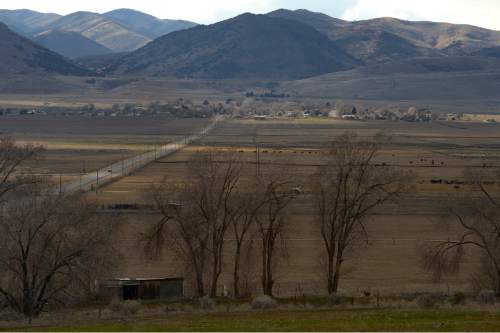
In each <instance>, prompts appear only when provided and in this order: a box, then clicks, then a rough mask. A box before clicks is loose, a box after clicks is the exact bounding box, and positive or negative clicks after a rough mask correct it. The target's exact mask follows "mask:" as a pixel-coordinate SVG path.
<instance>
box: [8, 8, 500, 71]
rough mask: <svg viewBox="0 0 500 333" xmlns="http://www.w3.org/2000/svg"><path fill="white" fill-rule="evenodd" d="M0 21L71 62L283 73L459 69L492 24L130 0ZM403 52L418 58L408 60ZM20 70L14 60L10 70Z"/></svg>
mask: <svg viewBox="0 0 500 333" xmlns="http://www.w3.org/2000/svg"><path fill="white" fill-rule="evenodd" d="M0 21H3V22H5V24H6V25H8V26H9V27H10V29H11V30H12V31H15V32H17V33H18V34H21V35H23V36H26V37H29V38H31V39H32V40H33V41H34V42H36V43H38V44H40V45H42V46H44V47H46V48H48V49H50V50H52V51H55V52H57V53H59V54H61V55H63V56H65V57H67V58H72V59H77V58H82V57H85V59H79V60H78V63H79V64H84V65H87V64H91V65H89V67H92V70H94V69H98V70H99V72H100V73H104V74H112V75H132V76H157V77H181V78H214V79H224V78H264V79H271V80H291V79H302V78H308V77H313V76H317V75H323V74H327V73H332V72H340V71H346V70H351V69H355V68H362V67H366V68H377V66H372V65H378V64H393V65H394V66H395V65H396V64H397V66H399V67H401V66H406V65H402V64H410V67H412V66H413V67H412V68H417V69H418V68H420V69H421V70H423V68H424V67H425V68H426V70H425V71H424V72H427V71H428V70H429V69H433V68H434V70H435V71H443V70H445V66H442V64H441V60H440V59H452V58H453V59H460V60H459V61H455V60H454V61H453V68H454V71H455V70H460V69H461V68H462V67H463V69H464V70H469V69H470V68H474V66H475V64H476V63H477V59H476V58H485V57H486V58H499V57H500V32H499V31H492V30H488V29H483V28H479V27H474V26H469V25H454V24H449V23H436V22H413V21H404V20H399V19H394V18H378V19H372V20H365V21H355V22H350V21H344V20H340V19H337V18H333V17H330V16H328V15H325V14H322V13H314V12H310V11H307V10H296V11H291V10H286V9H280V10H277V11H273V12H271V13H268V14H266V15H254V14H248V13H246V14H242V15H239V16H237V17H234V18H232V19H229V20H225V21H222V22H218V23H215V24H211V25H196V24H195V23H192V22H188V21H172V20H161V19H158V18H156V17H154V16H151V15H148V14H144V13H141V12H138V11H134V10H130V9H118V10H114V11H111V12H108V13H104V14H97V13H91V12H76V13H73V14H70V15H66V16H60V15H57V14H43V13H38V12H34V11H30V10H16V11H7V10H0ZM4 30H5V29H4ZM12 31H11V33H13V32H12ZM4 33H5V32H4ZM10 49H17V48H16V47H15V46H12V47H11V48H10ZM17 50H18V51H19V52H21V50H19V49H17ZM21 53H22V52H21ZM33 56H34V55H33V53H30V52H28V54H27V55H21V54H19V55H18V57H19V58H20V59H23V57H24V58H26V57H28V58H29V57H33ZM45 59H46V58H45ZM412 59H427V60H426V61H425V66H423V67H422V66H420V67H419V66H416V67H415V66H414V63H412V61H413V60H412ZM65 61H66V63H68V64H71V65H72V66H74V68H80V69H81V68H82V66H81V65H75V63H73V62H71V61H69V60H65ZM32 63H37V62H32ZM41 63H44V62H43V61H42V62H41ZM432 63H435V64H437V65H436V66H433V65H432ZM35 67H36V66H35ZM379 68H383V69H384V70H388V71H390V70H391V69H390V68H391V66H382V67H379ZM10 70H12V69H10ZM26 70H27V69H26V68H25V67H22V66H21V67H20V68H19V70H15V71H17V72H26ZM33 70H36V71H39V70H42V71H43V70H46V68H38V67H36V68H33ZM73 73H75V71H74V70H69V71H68V74H73Z"/></svg>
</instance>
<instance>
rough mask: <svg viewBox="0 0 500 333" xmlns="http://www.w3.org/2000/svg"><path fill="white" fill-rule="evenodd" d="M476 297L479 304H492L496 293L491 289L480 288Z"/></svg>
mask: <svg viewBox="0 0 500 333" xmlns="http://www.w3.org/2000/svg"><path fill="white" fill-rule="evenodd" d="M478 299H479V302H480V303H481V304H485V305H493V304H495V302H496V295H495V292H493V291H491V290H482V291H480V292H479V295H478Z"/></svg>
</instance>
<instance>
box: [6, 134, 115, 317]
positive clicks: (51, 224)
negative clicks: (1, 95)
mask: <svg viewBox="0 0 500 333" xmlns="http://www.w3.org/2000/svg"><path fill="white" fill-rule="evenodd" d="M42 151H43V148H42V147H38V146H33V145H26V146H19V145H16V143H15V142H14V141H13V140H11V139H1V140H0V309H1V308H2V307H3V306H6V307H9V308H10V309H12V310H14V311H17V312H19V313H22V314H24V315H25V316H27V317H29V318H32V317H36V316H38V315H39V314H40V313H41V312H42V311H44V310H45V309H46V308H47V306H54V305H57V304H58V303H61V302H68V301H72V300H76V299H78V300H80V299H81V298H82V297H86V296H88V295H89V294H90V293H92V292H94V280H95V278H97V277H101V276H104V274H105V272H107V271H108V269H110V268H111V267H113V265H114V263H116V257H115V258H113V255H114V253H115V252H114V249H113V248H112V246H113V244H112V242H111V240H110V235H112V232H111V231H112V228H113V226H112V220H110V219H109V218H106V219H103V218H102V216H98V215H97V214H96V209H95V206H94V205H93V204H91V203H89V202H87V201H86V200H84V199H83V198H82V197H81V196H79V195H61V194H59V193H58V191H56V190H55V189H54V188H53V186H51V184H49V183H48V182H47V181H46V180H44V179H42V178H39V177H33V176H23V173H22V172H21V171H22V170H21V168H22V167H23V166H24V164H25V163H26V162H28V161H30V160H32V159H34V158H37V157H38V156H39V155H40V153H41V152H42Z"/></svg>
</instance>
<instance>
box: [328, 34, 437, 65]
mask: <svg viewBox="0 0 500 333" xmlns="http://www.w3.org/2000/svg"><path fill="white" fill-rule="evenodd" d="M335 35H336V37H335V38H332V40H334V41H335V43H337V44H338V45H339V46H340V47H342V48H343V49H344V50H345V51H346V52H348V53H349V54H351V55H353V56H354V57H356V58H358V59H361V60H363V61H364V62H366V63H374V62H390V61H395V60H402V59H410V58H415V57H426V56H439V55H443V53H441V52H439V51H437V50H435V49H432V48H428V47H424V46H419V45H417V44H414V43H412V42H410V41H409V40H407V39H405V38H403V37H400V36H398V35H396V34H393V33H390V32H387V31H383V30H371V29H358V28H357V27H345V28H340V29H339V30H337V31H336V32H335Z"/></svg>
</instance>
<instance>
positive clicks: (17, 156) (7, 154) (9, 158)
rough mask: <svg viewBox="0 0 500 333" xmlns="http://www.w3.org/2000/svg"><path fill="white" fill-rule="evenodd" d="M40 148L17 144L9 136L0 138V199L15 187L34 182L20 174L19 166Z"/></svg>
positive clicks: (31, 157)
mask: <svg viewBox="0 0 500 333" xmlns="http://www.w3.org/2000/svg"><path fill="white" fill-rule="evenodd" d="M42 150H43V148H42V147H40V146H34V145H25V146H19V145H17V144H16V142H15V141H14V140H13V139H11V138H1V139H0V201H1V200H2V198H3V197H4V196H5V195H6V194H7V193H8V192H10V191H12V190H13V189H15V188H16V187H19V186H21V185H24V184H31V183H33V182H34V179H33V178H31V177H23V176H22V175H20V174H19V168H20V166H21V165H22V164H23V163H25V162H27V161H28V160H31V159H33V158H34V157H36V156H37V155H39V154H40V153H41V151H42Z"/></svg>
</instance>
